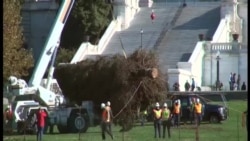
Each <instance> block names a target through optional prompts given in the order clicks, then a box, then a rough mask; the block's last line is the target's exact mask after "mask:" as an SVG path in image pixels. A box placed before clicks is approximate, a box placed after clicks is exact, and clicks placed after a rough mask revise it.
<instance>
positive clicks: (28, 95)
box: [9, 0, 89, 133]
mask: <svg viewBox="0 0 250 141" xmlns="http://www.w3.org/2000/svg"><path fill="white" fill-rule="evenodd" d="M74 2H75V0H62V2H61V4H60V9H59V11H58V13H57V17H56V20H55V23H54V25H53V26H52V28H51V31H50V34H49V35H48V38H47V41H46V43H45V46H44V49H43V51H42V53H41V55H40V58H39V60H38V61H37V64H36V66H35V69H34V72H33V74H32V77H31V79H30V80H29V83H28V84H27V83H26V82H25V81H24V80H22V79H17V78H16V77H14V76H10V77H9V82H10V87H9V90H10V92H11V93H12V94H13V95H15V99H14V101H13V103H12V105H11V109H12V111H13V114H14V119H15V120H14V122H15V123H18V122H23V121H25V120H27V118H28V117H27V114H28V113H31V112H32V111H33V113H34V110H37V109H38V108H39V107H41V106H42V107H43V108H44V109H45V110H46V112H47V114H48V117H47V119H46V120H47V121H46V123H47V125H57V127H58V130H59V132H60V133H76V132H86V131H87V129H88V126H89V115H88V112H87V109H86V108H84V107H82V106H78V107H77V105H75V106H74V105H71V106H69V105H67V101H66V100H65V99H64V96H63V94H62V91H61V89H60V87H59V85H58V83H57V81H56V79H53V72H54V61H55V57H56V54H57V49H58V47H59V44H60V36H61V33H62V30H63V28H64V26H65V23H66V21H67V18H68V16H69V14H70V11H71V9H72V7H73V5H74ZM49 64H50V65H49ZM47 68H49V72H48V78H47V79H43V77H44V74H45V73H46V70H47ZM14 125H17V124H14ZM20 128H21V127H17V130H18V131H19V130H21V129H20Z"/></svg>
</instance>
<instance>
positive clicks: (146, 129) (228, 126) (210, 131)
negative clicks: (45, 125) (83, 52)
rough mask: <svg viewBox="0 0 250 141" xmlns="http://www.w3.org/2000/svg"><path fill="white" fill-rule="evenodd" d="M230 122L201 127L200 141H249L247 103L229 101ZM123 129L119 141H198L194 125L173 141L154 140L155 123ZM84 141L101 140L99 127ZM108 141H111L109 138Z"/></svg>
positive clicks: (63, 140)
mask: <svg viewBox="0 0 250 141" xmlns="http://www.w3.org/2000/svg"><path fill="white" fill-rule="evenodd" d="M228 106H229V108H230V113H229V116H230V117H229V118H228V120H226V121H223V122H222V123H221V124H207V123H203V124H201V126H200V128H199V141H220V140H225V141H246V140H247V131H246V130H245V128H242V127H241V113H242V111H244V110H246V108H247V101H229V102H228ZM120 129H121V128H120V127H119V126H113V134H114V140H115V141H153V140H154V141H163V140H169V141H195V140H196V139H195V137H196V136H195V131H196V130H195V128H194V125H193V126H192V125H182V126H181V127H180V128H179V129H177V128H172V129H171V139H154V128H153V124H152V123H147V124H146V125H145V126H139V125H137V126H135V127H134V128H133V129H132V130H130V131H129V132H125V133H124V132H119V130H120ZM24 137H25V140H26V141H35V140H36V136H35V135H26V136H23V135H20V136H4V138H9V139H4V140H5V141H24ZM80 139H81V141H98V140H102V139H101V133H100V128H99V127H90V128H89V129H88V131H87V132H86V133H82V134H81V135H80ZM78 140H79V134H58V133H56V134H54V135H50V134H46V135H44V140H43V141H78ZM106 140H107V141H111V138H110V137H109V136H108V135H107V139H106Z"/></svg>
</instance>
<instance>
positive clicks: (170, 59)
mask: <svg viewBox="0 0 250 141" xmlns="http://www.w3.org/2000/svg"><path fill="white" fill-rule="evenodd" d="M186 3H187V6H186V7H184V8H183V7H182V4H181V2H169V3H166V2H155V3H154V4H153V6H152V7H151V8H148V7H142V8H141V10H140V11H139V12H138V13H137V14H136V16H135V17H134V19H133V21H132V22H131V23H130V26H129V27H128V29H126V30H123V31H119V32H116V33H115V34H114V35H113V37H112V38H111V40H110V42H109V43H108V45H107V47H106V49H105V50H104V52H103V53H102V55H112V54H117V53H119V54H123V50H122V46H123V47H124V49H125V52H126V54H127V55H129V54H131V53H133V52H134V51H135V50H136V49H138V48H140V47H142V48H143V49H151V50H155V51H156V52H158V54H159V56H160V66H162V70H163V72H167V69H168V68H176V64H177V62H178V61H180V59H181V58H182V56H183V54H186V58H185V57H184V61H187V60H188V58H189V56H190V54H191V53H192V51H193V49H194V47H195V45H196V43H197V41H198V34H201V33H203V34H205V36H206V37H209V38H212V35H213V34H214V32H215V30H216V29H217V27H218V24H219V21H220V2H194V1H192V2H191V1H187V2H186ZM152 9H153V10H154V13H155V14H156V19H155V21H154V22H153V23H152V21H151V19H150V14H151V11H152ZM141 29H142V30H143V33H141ZM187 54H189V55H187Z"/></svg>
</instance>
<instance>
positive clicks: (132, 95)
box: [114, 81, 142, 118]
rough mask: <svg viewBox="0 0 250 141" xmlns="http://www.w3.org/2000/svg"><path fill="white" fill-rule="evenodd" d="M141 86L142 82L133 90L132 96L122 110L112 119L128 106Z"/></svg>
mask: <svg viewBox="0 0 250 141" xmlns="http://www.w3.org/2000/svg"><path fill="white" fill-rule="evenodd" d="M141 84H142V81H140V83H139V85H138V86H137V88H136V89H135V91H134V93H133V95H132V96H131V97H130V99H129V100H128V102H127V103H126V104H125V105H124V106H123V108H122V109H121V110H120V111H119V112H118V113H117V114H116V115H115V116H114V118H116V117H117V116H118V115H119V114H120V113H121V112H122V111H123V110H124V109H125V108H126V107H127V106H128V104H129V103H130V101H131V100H132V98H133V97H134V96H135V94H136V92H137V91H138V89H139V88H140V86H141Z"/></svg>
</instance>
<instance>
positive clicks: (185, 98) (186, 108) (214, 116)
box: [167, 94, 228, 123]
mask: <svg viewBox="0 0 250 141" xmlns="http://www.w3.org/2000/svg"><path fill="white" fill-rule="evenodd" d="M221 96H224V95H221ZM193 98H199V99H200V103H201V104H202V106H203V108H202V109H203V110H202V121H209V122H210V123H219V122H221V121H223V120H226V119H227V116H228V108H227V107H226V105H223V106H222V105H218V104H210V103H208V102H207V101H206V98H204V97H203V96H202V95H199V94H173V95H172V98H171V101H172V103H174V101H175V100H177V99H179V100H180V101H181V121H189V115H190V107H191V100H192V99H193ZM167 103H169V101H168V102H167ZM171 105H173V104H171ZM172 107H173V106H169V108H170V109H171V110H172Z"/></svg>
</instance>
